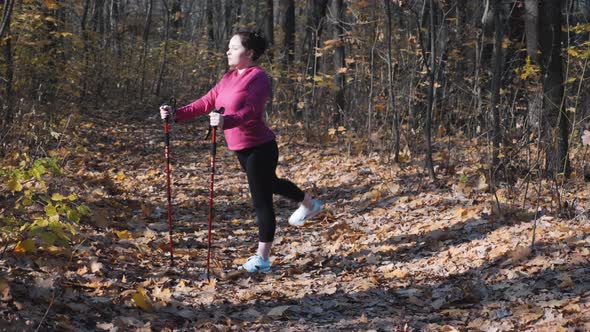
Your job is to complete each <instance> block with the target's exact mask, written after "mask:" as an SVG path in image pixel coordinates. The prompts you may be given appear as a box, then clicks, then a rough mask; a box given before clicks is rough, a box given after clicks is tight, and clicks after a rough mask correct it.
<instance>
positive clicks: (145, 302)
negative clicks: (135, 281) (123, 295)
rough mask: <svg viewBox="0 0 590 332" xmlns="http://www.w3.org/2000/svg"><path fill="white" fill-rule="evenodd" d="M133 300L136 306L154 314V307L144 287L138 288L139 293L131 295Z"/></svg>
mask: <svg viewBox="0 0 590 332" xmlns="http://www.w3.org/2000/svg"><path fill="white" fill-rule="evenodd" d="M131 297H132V298H133V302H135V305H137V306H138V307H140V308H141V309H142V310H143V311H145V312H153V311H154V306H153V305H152V302H151V301H150V299H149V297H148V296H147V295H146V292H145V289H144V288H143V287H138V288H137V291H136V292H135V293H133V294H132V295H131Z"/></svg>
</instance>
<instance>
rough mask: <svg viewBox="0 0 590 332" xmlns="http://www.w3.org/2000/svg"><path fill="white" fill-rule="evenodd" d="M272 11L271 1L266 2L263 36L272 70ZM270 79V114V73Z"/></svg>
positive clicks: (271, 94)
mask: <svg viewBox="0 0 590 332" xmlns="http://www.w3.org/2000/svg"><path fill="white" fill-rule="evenodd" d="M273 26H274V10H273V0H266V15H265V18H264V35H265V37H266V39H267V40H268V50H267V51H266V54H267V55H268V61H269V63H270V65H271V68H272V63H273V58H274V56H273V51H274V50H273V46H274V40H275V38H274V29H273ZM269 78H270V86H271V89H270V95H269V98H268V104H267V107H268V108H267V111H268V113H272V100H273V98H274V93H273V91H274V89H273V81H274V78H273V73H272V72H270V75H269Z"/></svg>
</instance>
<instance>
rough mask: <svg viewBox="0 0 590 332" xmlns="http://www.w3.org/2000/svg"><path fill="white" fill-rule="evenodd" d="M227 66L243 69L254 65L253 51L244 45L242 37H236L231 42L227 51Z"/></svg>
mask: <svg viewBox="0 0 590 332" xmlns="http://www.w3.org/2000/svg"><path fill="white" fill-rule="evenodd" d="M226 54H227V64H228V65H229V66H230V67H236V68H237V69H242V68H246V67H248V66H249V65H250V64H252V59H251V58H250V57H251V56H252V51H251V50H247V49H246V48H245V47H244V46H243V45H242V40H241V39H240V36H238V35H235V36H233V37H232V39H231V40H230V41H229V46H228V50H227V53H226Z"/></svg>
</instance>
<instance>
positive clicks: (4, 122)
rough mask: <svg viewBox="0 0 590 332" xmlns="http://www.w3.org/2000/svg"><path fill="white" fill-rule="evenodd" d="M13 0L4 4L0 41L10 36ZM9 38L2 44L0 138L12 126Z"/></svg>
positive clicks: (11, 63)
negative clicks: (3, 86) (4, 97)
mask: <svg viewBox="0 0 590 332" xmlns="http://www.w3.org/2000/svg"><path fill="white" fill-rule="evenodd" d="M14 2H15V0H12V1H10V0H8V2H7V3H5V4H4V12H3V15H2V25H1V26H0V40H1V39H2V36H3V35H7V36H8V35H9V34H10V22H11V13H12V8H13V6H14ZM11 40H12V39H11V38H7V39H6V42H5V43H4V47H3V49H4V61H5V65H6V73H5V75H6V78H5V81H4V82H3V83H4V85H5V89H4V91H5V93H6V99H5V100H4V101H3V102H2V103H1V104H0V107H1V109H0V111H1V112H3V113H4V114H2V117H1V118H0V122H1V123H0V136H2V135H3V134H4V132H5V131H6V130H7V129H8V127H9V126H10V125H11V124H12V121H13V119H14V116H13V113H12V111H13V110H12V108H13V101H14V96H13V93H12V82H13V78H14V69H13V62H12V42H11Z"/></svg>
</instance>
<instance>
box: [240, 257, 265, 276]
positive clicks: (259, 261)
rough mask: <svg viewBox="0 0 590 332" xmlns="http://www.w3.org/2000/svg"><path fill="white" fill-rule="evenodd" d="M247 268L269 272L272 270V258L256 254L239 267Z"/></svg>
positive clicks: (250, 270) (247, 269) (253, 270)
mask: <svg viewBox="0 0 590 332" xmlns="http://www.w3.org/2000/svg"><path fill="white" fill-rule="evenodd" d="M239 269H240V270H241V269H245V270H246V271H248V272H250V273H252V272H264V273H266V272H269V271H270V259H264V258H262V257H260V256H258V255H254V256H252V257H250V258H248V261H247V262H246V263H244V265H242V266H240V268H239Z"/></svg>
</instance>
